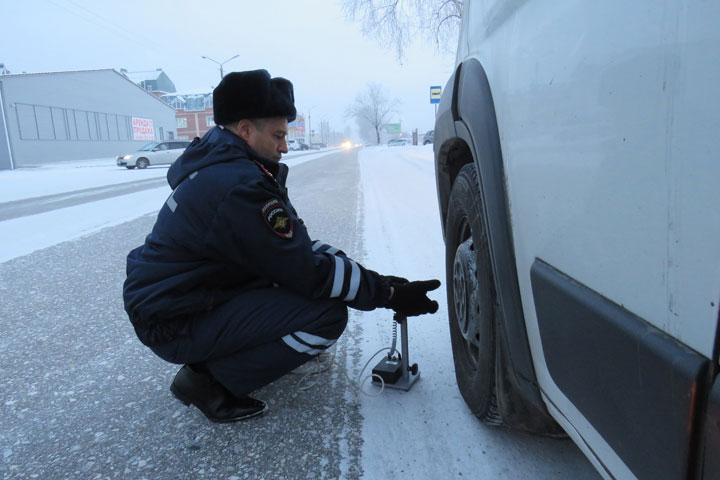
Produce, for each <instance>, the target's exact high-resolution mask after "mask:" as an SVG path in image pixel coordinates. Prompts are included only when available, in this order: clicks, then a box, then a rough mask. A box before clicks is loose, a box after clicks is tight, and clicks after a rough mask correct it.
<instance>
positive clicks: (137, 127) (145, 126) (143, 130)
mask: <svg viewBox="0 0 720 480" xmlns="http://www.w3.org/2000/svg"><path fill="white" fill-rule="evenodd" d="M132 128H133V140H155V128H153V121H152V119H149V118H137V117H132Z"/></svg>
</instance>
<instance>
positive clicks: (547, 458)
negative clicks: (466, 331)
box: [358, 145, 598, 480]
mask: <svg viewBox="0 0 720 480" xmlns="http://www.w3.org/2000/svg"><path fill="white" fill-rule="evenodd" d="M359 163H360V173H361V183H362V190H363V197H364V209H363V217H364V228H363V230H364V232H365V250H366V258H365V265H367V266H368V267H369V268H372V269H377V270H379V271H380V273H383V274H392V275H399V276H403V277H406V278H408V279H410V280H426V279H431V278H437V279H439V280H441V281H442V283H443V285H442V286H441V287H440V288H439V289H438V290H436V291H434V292H431V293H430V294H429V296H430V297H431V298H433V299H435V300H437V301H438V303H439V304H440V310H439V311H438V312H437V313H436V314H434V315H425V316H422V317H411V318H410V319H409V320H408V331H409V360H410V363H411V364H412V363H417V364H418V366H419V371H420V375H421V376H420V380H419V381H418V382H417V383H416V384H415V385H414V386H413V387H412V389H411V390H410V391H409V392H404V391H401V390H387V389H386V390H385V391H383V392H382V394H380V395H379V396H377V397H366V396H362V414H363V417H364V418H365V421H364V423H363V441H364V443H363V455H362V467H363V471H364V478H367V479H375V478H408V479H410V478H413V479H414V478H427V479H430V478H477V479H496V478H534V479H548V480H549V479H562V478H574V479H579V478H584V479H589V478H598V477H597V474H596V472H594V470H593V469H592V467H590V465H589V463H588V462H587V460H586V459H585V458H584V457H583V456H582V454H581V453H580V452H579V450H577V448H576V447H575V446H574V445H573V444H572V443H571V442H569V441H562V440H560V441H558V440H554V439H547V438H539V437H534V436H530V435H526V434H523V433H519V432H513V431H508V430H504V429H499V428H492V427H487V426H485V425H483V424H482V423H480V422H479V421H478V419H477V418H475V417H474V416H473V415H472V414H471V413H470V410H469V409H468V407H467V406H466V405H465V402H464V401H463V399H462V397H461V395H460V392H459V390H458V387H457V384H456V380H455V368H454V365H453V359H452V349H451V347H450V332H449V327H448V321H447V301H446V293H445V288H446V286H445V264H444V258H445V253H444V252H445V245H444V242H443V238H442V232H441V226H440V225H441V224H440V214H439V209H438V204H437V194H436V186H435V174H434V163H433V151H432V145H428V146H422V147H421V146H415V147H413V146H407V147H371V148H367V149H363V150H361V151H360V153H359ZM362 321H363V344H362V352H363V354H362V363H363V364H364V363H365V362H366V361H367V359H369V358H370V356H371V355H373V354H374V353H375V352H376V351H377V350H378V349H380V348H381V347H386V346H389V345H390V343H391V338H392V328H391V327H392V314H391V313H389V312H388V311H387V310H385V309H378V310H375V311H373V312H367V313H365V314H363V319H362ZM380 358H381V357H378V358H377V359H375V360H373V361H372V362H370V366H369V367H368V369H372V366H374V365H375V364H376V363H377V362H378V361H379V359H380ZM360 367H362V365H360ZM360 367H358V368H360ZM368 374H369V372H365V375H368ZM365 390H367V391H368V392H370V393H372V394H376V393H377V391H378V390H379V388H376V387H374V386H372V385H367V386H366V388H365ZM571 472H572V473H571Z"/></svg>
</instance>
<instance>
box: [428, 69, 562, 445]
mask: <svg viewBox="0 0 720 480" xmlns="http://www.w3.org/2000/svg"><path fill="white" fill-rule="evenodd" d="M449 87H452V95H451V96H449V97H448V98H450V99H451V101H452V104H451V105H450V106H449V108H447V109H446V111H444V112H443V114H444V115H443V116H440V115H439V116H438V121H440V120H443V117H444V120H445V123H447V122H448V121H449V120H450V119H452V124H453V125H452V133H454V135H452V136H449V137H445V139H444V140H443V141H442V142H441V143H440V144H439V145H438V146H437V147H436V148H437V149H436V171H437V182H438V185H437V186H438V199H439V203H440V213H441V219H442V222H443V234H444V231H445V219H446V217H447V208H448V200H449V197H450V191H451V190H452V186H453V184H454V182H455V178H456V177H457V175H458V173H459V172H460V169H461V168H462V167H463V166H464V165H466V164H468V163H470V162H473V163H474V164H475V166H476V168H477V172H478V178H479V181H480V198H482V201H483V205H482V206H481V208H482V210H483V215H484V216H485V219H486V225H487V227H488V237H489V238H488V240H489V244H490V252H491V253H490V255H491V259H492V268H493V275H494V278H495V282H496V291H497V294H498V302H499V303H500V305H501V308H502V312H503V320H501V321H500V323H501V324H500V325H497V328H496V332H497V334H496V335H497V339H496V340H497V349H496V351H497V359H496V365H497V366H498V367H497V372H496V377H497V378H496V382H497V389H498V390H497V396H498V404H499V405H498V406H499V410H500V414H501V416H502V417H503V420H504V422H505V423H506V424H508V425H510V426H513V427H516V428H520V429H523V430H528V431H533V432H537V433H548V434H560V433H561V430H560V427H559V426H558V425H557V424H556V423H555V421H554V420H553V419H552V418H551V416H550V414H549V413H548V411H547V409H546V407H545V404H544V402H543V400H542V397H541V395H540V388H539V386H538V382H537V377H536V375H535V368H534V365H533V362H532V355H531V352H530V345H529V341H528V337H527V330H526V327H525V318H524V314H523V309H522V303H521V297H520V287H519V282H518V278H517V268H516V263H515V250H514V245H513V239H512V230H511V217H510V209H509V204H508V196H507V189H506V177H505V171H504V164H503V157H502V149H501V144H500V136H499V130H498V124H497V117H496V114H495V106H494V102H493V97H492V92H491V89H490V84H489V81H488V78H487V75H486V73H485V69H484V68H483V66H482V65H481V64H480V62H479V61H478V60H476V59H469V60H467V61H465V62H463V63H462V64H461V65H460V66H458V68H457V70H456V71H455V74H454V75H453V77H451V79H450V80H449V81H448V86H447V87H446V88H449ZM448 117H450V118H448ZM437 128H438V125H437V123H436V129H437ZM447 130H449V129H448V128H447V127H446V128H445V131H447ZM436 138H437V131H436Z"/></svg>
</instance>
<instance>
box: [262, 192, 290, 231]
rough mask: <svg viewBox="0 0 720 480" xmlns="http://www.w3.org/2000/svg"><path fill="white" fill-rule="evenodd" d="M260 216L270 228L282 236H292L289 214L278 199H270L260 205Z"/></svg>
mask: <svg viewBox="0 0 720 480" xmlns="http://www.w3.org/2000/svg"><path fill="white" fill-rule="evenodd" d="M262 216H263V218H264V219H265V223H267V225H268V227H270V230H272V231H273V232H275V234H276V235H278V236H280V237H282V238H292V237H293V223H292V219H291V218H290V215H289V214H288V213H287V211H286V210H285V207H284V206H283V204H282V203H280V201H279V200H270V201H269V202H267V203H266V204H265V205H263V207H262Z"/></svg>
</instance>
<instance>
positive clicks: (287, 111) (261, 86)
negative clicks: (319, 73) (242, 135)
mask: <svg viewBox="0 0 720 480" xmlns="http://www.w3.org/2000/svg"><path fill="white" fill-rule="evenodd" d="M213 111H214V120H215V123H216V124H217V125H227V124H229V123H232V122H237V121H238V120H242V119H243V118H269V117H286V118H287V119H288V122H292V121H293V120H295V115H296V110H295V95H294V94H293V86H292V83H290V81H289V80H286V79H284V78H281V77H275V78H270V74H269V73H268V72H267V70H250V71H247V72H232V73H228V74H227V75H225V77H224V78H223V79H222V80H221V81H220V84H219V85H218V86H217V87H216V88H215V90H213Z"/></svg>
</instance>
